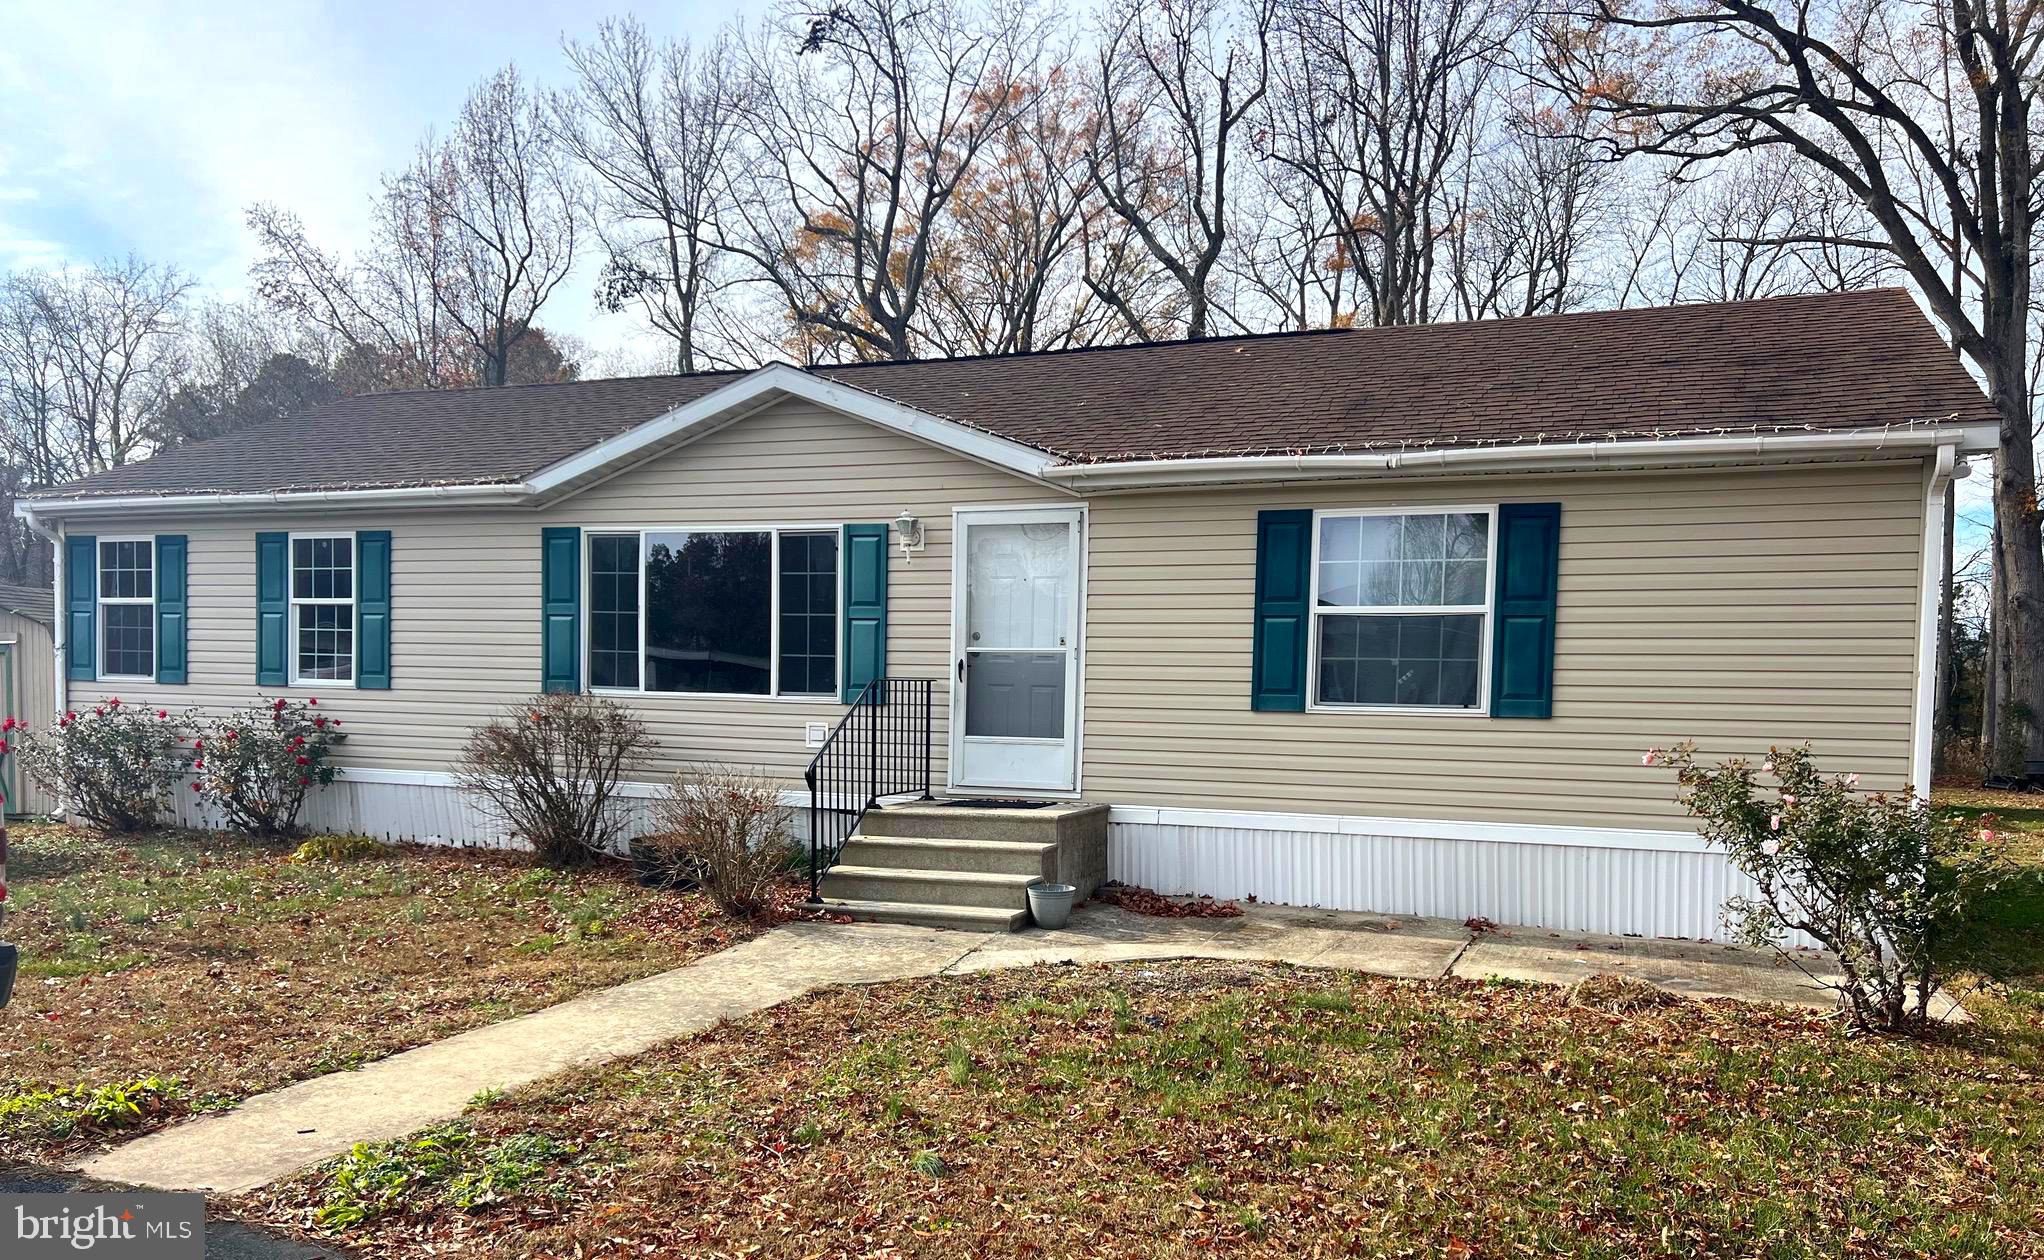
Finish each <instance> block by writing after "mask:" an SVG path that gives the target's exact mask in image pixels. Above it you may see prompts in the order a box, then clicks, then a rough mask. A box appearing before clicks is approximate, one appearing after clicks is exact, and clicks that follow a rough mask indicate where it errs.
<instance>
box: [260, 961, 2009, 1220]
mask: <svg viewBox="0 0 2044 1260" xmlns="http://www.w3.org/2000/svg"><path fill="white" fill-rule="evenodd" d="M230 1210H234V1211H237V1212H242V1213H246V1214H248V1215H251V1216H255V1217H259V1218H261V1219H265V1220H269V1221H271V1222H274V1223H276V1224H279V1225H282V1226H284V1227H286V1228H288V1229H295V1230H299V1231H304V1232H307V1233H310V1234H311V1235H313V1236H315V1237H318V1238H321V1239H323V1240H327V1241H339V1242H341V1243H343V1244H344V1245H346V1246H349V1247H351V1248H361V1249H362V1250H363V1251H364V1252H365V1253H366V1254H368V1255H371V1256H392V1257H411V1256H424V1255H429V1254H460V1255H480V1256H537V1255H546V1256H570V1255H572V1256H592V1257H593V1256H638V1255H662V1256H720V1257H723V1256H769V1257H789V1258H794V1257H866V1256H915V1257H931V1258H932V1260H936V1258H938V1257H955V1256H982V1255H984V1256H999V1257H1064V1256H1099V1257H1121V1256H1167V1257H1191V1256H1206V1255H1213V1254H1227V1255H1255V1256H1271V1257H1280V1256H1282V1257H1293V1256H1346V1255H1360V1256H1425V1257H1442V1256H1449V1257H1464V1258H1466V1257H1507V1256H1511V1257H1518V1256H1553V1257H1564V1256H1566V1257H1584V1258H1587V1257H1608V1258H1611V1260H1620V1258H1624V1260H1631V1258H1633V1257H1643V1256H1652V1257H1668V1258H1671V1260H1672V1258H1674V1257H1692V1256H1722V1257H1750V1256H1799V1257H1801V1256H1807V1257H1820V1256H1821V1257H1837V1256H1883V1257H1890V1256H1940V1257H1943V1256H1976V1257H2000V1256H2035V1255H2039V1254H2044V1242H2040V1238H2044V1233H2040V1230H2044V1077H2040V1075H2039V1074H2038V1073H2037V1072H2036V1071H2035V1070H2034V1068H2033V1067H2025V1066H2022V1065H2020V1064H2018V1063H2016V1062H2013V1061H2011V1058H2010V1057H2009V1056H2008V1055H2006V1054H2004V1053H2003V1052H2002V1051H2001V1050H2000V1049H1999V1048H1998V1047H1997V1043H1996V1042H1995V1040H1994V1039H1992V1038H1980V1039H1962V1040H1958V1041H1954V1042H1952V1043H1950V1044H1943V1045H1930V1046H1925V1045H1919V1044H1915V1043H1907V1042H1898V1041H1881V1040H1866V1039H1855V1038H1852V1037H1849V1036H1847V1035H1846V1034H1844V1033H1843V1032H1842V1031H1841V1030H1840V1028H1839V1026H1838V1025H1837V1024H1836V1023H1835V1022H1833V1021H1829V1020H1825V1019H1823V1018H1821V1017H1818V1016H1814V1015H1812V1014H1810V1013H1808V1012H1801V1011H1788V1010H1775V1009H1764V1008H1759V1007H1750V1006H1741V1005H1738V1004H1735V1003H1728V1002H1718V1003H1708V1004H1705V1003H1695V1002H1683V1001H1672V1002H1666V1003H1665V1004H1661V1003H1656V1004H1650V1005H1644V1006H1640V1007H1637V1008H1634V1009H1627V1010H1621V1011H1616V1012H1613V1011H1608V1010H1604V1009H1594V1008H1590V1007H1586V1006H1582V1005H1574V1004H1571V1002H1570V1000H1569V997H1568V995H1567V994H1566V993H1565V992H1564V991H1562V990H1559V989H1552V988H1546V987H1529V986H1520V985H1510V984H1498V983H1493V984H1475V983H1468V982H1460V981H1444V982H1434V983H1410V982H1398V981H1390V980H1381V979H1374V978H1368V977H1362V976H1357V975H1353V974H1345V973H1335V972H1311V971H1304V970H1292V969H1287V968H1283V967H1278V966H1267V965H1253V964H1241V963H1216V962H1179V963H1153V964H1127V965H1118V966H1107V967H1090V968H1072V967H1063V968H1058V967H1051V968H1041V969H1036V970H1030V971H1019V972H1005V973H995V974H991V975H982V976H974V977H968V978H943V979H932V980H919V981H911V982H906V983H901V984H895V985H889V986H886V987H883V988H879V989H859V990H841V991H834V992H827V993H822V994H818V995H815V996H813V997H811V998H809V999H806V1000H803V1001H800V1002H797V1003H793V1004H790V1005H788V1006H785V1007H782V1008H778V1009H774V1010H770V1011H766V1012H763V1013H761V1014H759V1015H757V1016H754V1017H751V1018H748V1019H745V1020H741V1021H737V1022H735V1023H732V1024H728V1025H726V1026H724V1027H722V1028H720V1029H718V1030H715V1031H713V1032H711V1033H709V1034H706V1035H704V1036H702V1037H699V1038H695V1039H692V1040H689V1041H685V1042H682V1043H679V1044H676V1045H673V1046H671V1047H668V1048H666V1049H664V1050H662V1051H660V1052H657V1053H654V1054H651V1055H648V1056H645V1057H643V1058H641V1059H639V1060H637V1061H634V1062H630V1063H624V1064H619V1065H614V1066H613V1067H611V1068H609V1069H606V1070H602V1071H597V1072H591V1073H584V1074H580V1075H576V1076H572V1077H570V1078H567V1079H565V1080H562V1081H559V1082H556V1083H554V1084H553V1085H551V1086H541V1087H537V1088H534V1089H532V1090H529V1091H526V1092H524V1093H521V1094H518V1095H514V1096H512V1097H511V1098H509V1099H501V1100H485V1101H484V1102H483V1103H482V1104H481V1105H479V1106H477V1107H475V1108H473V1109H472V1110H471V1112H470V1114H469V1116H468V1117H467V1118H466V1119H465V1120H464V1121H462V1122H460V1123H457V1124H453V1125H449V1126H445V1127H443V1128H441V1129H438V1130H434V1131H432V1132H430V1133H428V1134H426V1135H423V1136H421V1137H415V1138H413V1139H410V1140H407V1141H404V1142H399V1143H392V1144H389V1145H387V1146H382V1147H375V1148H368V1149H363V1150H358V1152H357V1153H356V1154H355V1155H354V1156H352V1157H350V1158H347V1159H344V1160H342V1161H339V1162H338V1163H337V1164H335V1165H332V1166H329V1167H328V1168H326V1169H324V1170H321V1171H320V1172H318V1173H315V1174H312V1175H309V1176H307V1177H305V1178H303V1179H301V1180H299V1181H297V1182H293V1183H287V1184H285V1185H283V1186H280V1187H277V1188H275V1189H274V1190H273V1191H272V1192H270V1193H268V1194H266V1195H261V1196H257V1197H254V1198H251V1199H246V1200H242V1201H240V1202H237V1203H234V1204H231V1205H230Z"/></svg>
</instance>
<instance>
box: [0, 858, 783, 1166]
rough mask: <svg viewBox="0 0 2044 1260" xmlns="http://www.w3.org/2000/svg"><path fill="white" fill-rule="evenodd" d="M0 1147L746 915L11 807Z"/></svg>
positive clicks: (704, 944)
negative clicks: (42, 818)
mask: <svg viewBox="0 0 2044 1260" xmlns="http://www.w3.org/2000/svg"><path fill="white" fill-rule="evenodd" d="M10 835H11V839H12V845H11V852H10V854H9V859H10V860H9V864H8V875H9V878H10V893H11V896H12V902H11V913H10V914H9V915H8V918H7V927H6V935H7V938H8V939H9V940H11V941H13V942H14V943H15V944H17V945H19V946H20V947H21V951H22V960H23V962H22V974H21V977H20V980H19V982H18V984H17V986H16V989H15V995H14V1001H13V1003H12V1004H10V1005H9V1006H8V1007H7V1008H6V1009H5V1010H4V1011H0V1163H5V1162H8V1161H10V1160H38V1159H51V1158H55V1157H59V1156H63V1155H67V1154H73V1153H76V1152H77V1151H79V1150H81V1149H84V1148H85V1147H88V1146H91V1145H94V1144H99V1143H103V1142H105V1141H107V1140H109V1139H114V1138H126V1137H129V1136H132V1135H133V1134H134V1133H135V1132H137V1131H139V1130H143V1129H147V1128H152V1127H156V1126H158V1125H161V1124H163V1123H167V1122H168V1121H170V1120H173V1119H176V1118H178V1117H181V1116H184V1115H187V1114H190V1113H192V1112H195V1111H200V1110H205V1109H209V1108H217V1107H224V1106H229V1105H232V1104H233V1103H234V1102H235V1101H237V1100H239V1099H241V1098H244V1097H246V1096H248V1095H249V1094H252V1093H256V1092H259V1091H261V1090H264V1089H268V1088H271V1087H274V1086H276V1085H279V1084H283V1083H285V1082H288V1081H293V1080H298V1079H301V1078H303V1077H307V1076H314V1075H317V1074H320V1073H323V1072H332V1071H338V1070H342V1069H346V1068H349V1067H353V1066H356V1065H359V1064H361V1063H364V1062H367V1061H368V1060H371V1059H375V1058H380V1057H382V1056H384V1055H387V1054H391V1053H393V1052H394V1051H397V1050H402V1049H405V1048H407V1047H410V1046H416V1045H420V1044H423V1043H425V1042H429V1041H434V1040H437V1039H439V1038H442V1037H446V1036H448V1035H450V1034H453V1033H456V1032H460V1031H462V1030H464V1029H468V1028H473V1027H476V1026H477V1025H480V1024H485V1023H489V1022H491V1021H494V1020H499V1019H503V1018H505V1017H506V1016H510V1015H515V1014H519V1013H522V1012H525V1011H530V1010H534V1009H537V1008H539V1007H542V1006H546V1005H549V1004H551V1003H554V1002H558V1001H560V1000H562V999H563V998H566V997H569V996H571V995H573V994H575V993H579V992H582V991H585V990H588V989H593V988H599V987H602V986H605V985H611V984H617V983H620V982H622V981H626V980H632V979H636V978H638V977H640V976H644V975H649V974H651V973H653V972H656V971H661V970H664V969H666V968H669V967H674V966H678V965H680V964H682V963H684V962H687V961H689V960H690V959H692V958H696V957H699V956H701V955H703V954H705V953H708V952H710V951H713V950H716V949H719V948H722V947H723V946H725V945H728V944H731V943H733V942H734V941H735V940H738V939H742V938H743V937H745V936H746V935H749V929H747V928H745V927H743V926H742V925H734V924H733V923H732V922H731V921H729V920H727V919H725V918H723V917H721V916H719V915H718V914H717V913H716V912H715V910H714V908H713V907H711V906H710V905H709V904H708V902H707V900H706V899H704V898H701V897H696V896H676V895H673V894H668V893H655V892H649V891H647V890H645V889H642V888H639V887H637V886H636V885H634V884H633V883H632V882H631V881H630V880H629V879H628V878H626V877H625V876H624V875H623V874H621V873H620V872H619V871H618V870H616V869H611V868H606V869H602V870H593V871H588V872H578V873H574V874H560V873H557V872H553V871H549V870H546V869H544V868H540V867H536V866H534V865H532V864H531V863H530V862H529V861H528V860H527V859H525V858H524V857H522V856H520V855H513V854H502V853H490V852H483V851H477V850H467V851H455V850H447V849H433V848H425V847H416V846H404V847H382V848H379V849H378V850H377V851H375V852H374V853H372V854H371V855H369V856H365V857H361V858H358V859H355V860H350V861H314V862H297V861H293V860H292V858H291V850H290V849H289V848H288V847H281V848H280V847H267V846H263V845H260V844H256V843H254V842H252V841H249V840H246V839H241V838H237V837H232V836H225V835H219V834H210V833H172V834H162V835H153V836H148V837H142V838H119V839H115V838H102V837H100V836H98V835H96V834H93V833H89V832H85V831H80V830H75V829H72V828H68V827H58V826H17V827H14V828H12V829H11V832H10Z"/></svg>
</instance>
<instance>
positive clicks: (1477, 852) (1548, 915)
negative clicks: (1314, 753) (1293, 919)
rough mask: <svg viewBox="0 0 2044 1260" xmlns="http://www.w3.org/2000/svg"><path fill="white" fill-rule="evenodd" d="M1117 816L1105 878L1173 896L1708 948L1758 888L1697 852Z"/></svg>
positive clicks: (1717, 857) (1726, 864)
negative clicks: (1733, 903) (1727, 910)
mask: <svg viewBox="0 0 2044 1260" xmlns="http://www.w3.org/2000/svg"><path fill="white" fill-rule="evenodd" d="M1121 815H1122V811H1120V810H1118V809H1117V810H1116V811H1115V813H1114V815H1113V821H1112V822H1111V823H1110V826H1109V832H1108V835H1109V839H1108V846H1107V869H1108V875H1109V876H1110V877H1112V878H1114V879H1118V880H1121V881H1122V882H1124V883H1129V884H1138V885H1141V886H1142V887H1145V888H1151V889H1155V890H1156V891H1158V892H1161V893H1169V894H1179V895H1196V894H1204V895H1208V896H1213V897H1218V898H1221V899H1223V900H1247V899H1249V898H1254V899H1256V900H1258V901H1266V902H1275V903H1277V904H1280V905H1294V906H1313V907H1318V908H1321V909H1329V910H1366V911H1375V912H1378V913H1383V914H1410V915H1427V916H1432V917H1438V918H1448V919H1468V918H1473V917H1478V916H1480V917H1482V918H1486V919H1489V920H1491V921H1492V922H1494V923H1505V924H1525V925H1528V926H1533V927H1544V928H1551V929H1554V930H1556V931H1566V932H1605V933H1611V934H1613V935H1628V934H1629V935H1635V936H1647V937H1657V936H1669V937H1683V938H1689V939H1699V940H1701V939H1723V938H1724V936H1725V935H1726V932H1725V928H1724V926H1723V923H1722V920H1721V908H1722V907H1723V905H1724V903H1725V901H1726V899H1727V898H1729V897H1731V896H1733V895H1735V894H1738V893H1744V892H1750V891H1751V890H1752V887H1753V885H1752V882H1751V881H1750V880H1748V879H1747V878H1746V877H1745V876H1744V875H1742V874H1741V873H1740V872H1739V871H1737V870H1736V869H1734V868H1733V866H1732V864H1731V863H1730V861H1728V860H1727V859H1726V858H1725V856H1724V855H1723V854H1722V853H1719V852H1715V851H1705V850H1700V849H1695V850H1689V851H1679V850H1674V849H1648V848H1620V847H1616V846H1613V845H1610V844H1557V843H1543V842H1528V841H1526V840H1523V839H1515V840H1500V839H1489V838H1476V837H1469V838H1453V837H1451V836H1449V835H1367V834H1358V833H1355V832H1350V831H1346V830H1342V829H1338V828H1334V827H1325V828H1316V829H1304V830H1302V829H1281V828H1272V827H1240V826H1233V825H1229V826H1199V825H1190V824H1188V823H1185V822H1131V821H1124V820H1123V819H1122V816H1121ZM1435 826H1441V827H1443V828H1446V829H1452V827H1453V826H1454V824H1435Z"/></svg>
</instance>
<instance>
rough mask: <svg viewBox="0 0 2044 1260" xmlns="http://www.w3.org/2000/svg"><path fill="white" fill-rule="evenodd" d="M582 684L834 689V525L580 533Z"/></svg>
mask: <svg viewBox="0 0 2044 1260" xmlns="http://www.w3.org/2000/svg"><path fill="white" fill-rule="evenodd" d="M588 565H589V570H588V572H589V582H588V590H589V608H588V613H589V617H588V625H589V661H588V665H589V685H590V686H591V687H592V688H594V689H597V690H605V691H609V690H617V691H647V692H654V691H659V692H676V693H688V694H700V695H744V696H828V695H835V694H837V661H838V531H837V530H835V529H793V528H790V529H746V530H740V529H665V530H638V531H632V532H592V533H591V534H590V535H589V543H588Z"/></svg>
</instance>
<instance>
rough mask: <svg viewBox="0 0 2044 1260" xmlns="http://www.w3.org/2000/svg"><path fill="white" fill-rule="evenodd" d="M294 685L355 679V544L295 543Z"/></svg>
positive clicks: (341, 540)
mask: <svg viewBox="0 0 2044 1260" xmlns="http://www.w3.org/2000/svg"><path fill="white" fill-rule="evenodd" d="M291 641H292V643H293V644H294V645H295V647H294V649H293V651H292V653H291V681H292V682H314V681H318V682H325V683H336V682H353V681H354V679H355V540H354V539H353V538H352V537H350V536H348V535H346V534H341V535H337V536H335V537H332V538H325V537H299V536H297V535H293V536H292V539H291Z"/></svg>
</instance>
